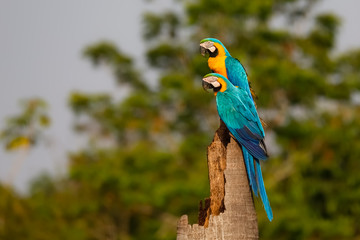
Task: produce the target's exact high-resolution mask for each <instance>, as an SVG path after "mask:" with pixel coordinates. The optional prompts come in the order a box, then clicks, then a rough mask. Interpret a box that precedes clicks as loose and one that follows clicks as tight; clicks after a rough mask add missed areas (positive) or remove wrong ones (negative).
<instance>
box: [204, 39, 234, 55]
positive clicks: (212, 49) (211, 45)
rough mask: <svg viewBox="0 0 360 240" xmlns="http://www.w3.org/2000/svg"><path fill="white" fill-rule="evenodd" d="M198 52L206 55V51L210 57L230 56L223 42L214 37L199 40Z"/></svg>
mask: <svg viewBox="0 0 360 240" xmlns="http://www.w3.org/2000/svg"><path fill="white" fill-rule="evenodd" d="M200 52H201V55H203V56H206V54H207V53H208V54H209V56H210V57H217V56H219V57H222V56H228V57H230V56H231V55H230V53H229V52H228V50H227V49H226V47H225V46H224V44H222V42H220V41H219V40H217V39H215V38H205V39H203V40H201V41H200Z"/></svg>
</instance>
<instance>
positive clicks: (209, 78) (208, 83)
mask: <svg viewBox="0 0 360 240" xmlns="http://www.w3.org/2000/svg"><path fill="white" fill-rule="evenodd" d="M202 86H203V88H204V89H205V90H208V89H213V91H214V94H215V96H216V95H217V93H218V92H225V91H226V90H227V89H228V88H229V87H231V86H232V85H231V83H230V82H229V80H227V78H226V77H224V76H223V75H221V74H218V73H209V74H206V75H205V76H204V77H203V79H202Z"/></svg>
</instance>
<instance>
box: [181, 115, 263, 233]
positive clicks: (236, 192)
mask: <svg viewBox="0 0 360 240" xmlns="http://www.w3.org/2000/svg"><path fill="white" fill-rule="evenodd" d="M208 168H209V180H210V198H209V199H205V206H203V204H202V203H200V211H199V222H198V224H194V225H189V224H188V216H187V215H183V216H182V217H181V218H180V220H179V222H178V226H177V240H200V239H201V240H213V239H219V240H220V239H221V240H236V239H258V238H259V232H258V225H257V217H256V212H255V207H254V202H253V198H252V193H251V189H250V185H249V181H248V177H247V173H246V168H245V164H244V159H243V155H242V150H241V147H240V146H239V144H238V143H237V142H236V140H235V139H234V138H233V137H232V136H230V133H229V131H228V130H227V128H226V126H225V124H224V123H223V122H222V121H221V123H220V127H219V129H218V130H217V131H216V133H215V136H214V139H213V142H212V143H211V144H210V145H209V147H208Z"/></svg>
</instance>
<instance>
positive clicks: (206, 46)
mask: <svg viewBox="0 0 360 240" xmlns="http://www.w3.org/2000/svg"><path fill="white" fill-rule="evenodd" d="M215 50H216V47H215V46H214V43H213V42H211V41H207V42H203V43H200V53H201V55H203V56H204V57H205V56H206V53H213V52H215Z"/></svg>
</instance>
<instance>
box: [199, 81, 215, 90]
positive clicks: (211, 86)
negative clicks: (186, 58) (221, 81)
mask: <svg viewBox="0 0 360 240" xmlns="http://www.w3.org/2000/svg"><path fill="white" fill-rule="evenodd" d="M202 87H203V89H204V90H205V91H208V90H209V89H213V88H214V86H213V85H212V84H211V83H208V82H205V81H202Z"/></svg>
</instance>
